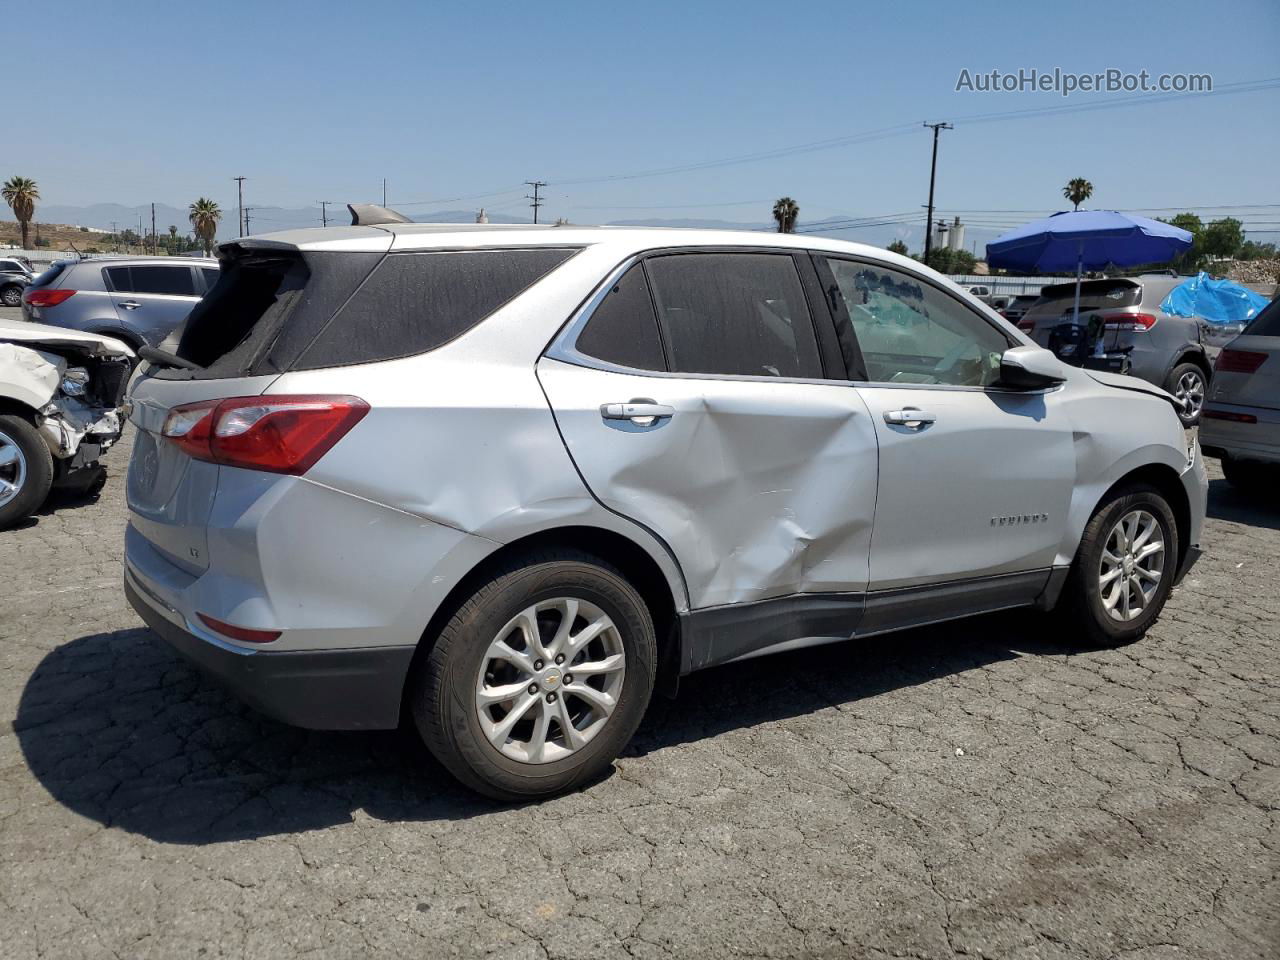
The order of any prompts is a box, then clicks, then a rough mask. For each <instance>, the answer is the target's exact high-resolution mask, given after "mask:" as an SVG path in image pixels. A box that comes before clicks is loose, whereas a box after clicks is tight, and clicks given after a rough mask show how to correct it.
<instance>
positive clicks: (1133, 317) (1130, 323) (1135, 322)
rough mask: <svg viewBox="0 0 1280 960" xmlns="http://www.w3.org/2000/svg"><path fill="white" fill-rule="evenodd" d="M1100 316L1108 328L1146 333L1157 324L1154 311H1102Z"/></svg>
mask: <svg viewBox="0 0 1280 960" xmlns="http://www.w3.org/2000/svg"><path fill="white" fill-rule="evenodd" d="M1099 316H1100V317H1102V322H1103V324H1104V325H1105V326H1106V328H1107V329H1108V330H1128V331H1130V332H1132V333H1145V332H1146V331H1148V330H1150V329H1151V328H1152V327H1154V326H1155V325H1156V316H1155V314H1152V313H1102V314H1099Z"/></svg>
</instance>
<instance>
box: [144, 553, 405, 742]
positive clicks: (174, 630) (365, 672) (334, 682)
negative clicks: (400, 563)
mask: <svg viewBox="0 0 1280 960" xmlns="http://www.w3.org/2000/svg"><path fill="white" fill-rule="evenodd" d="M124 591H125V596H126V597H127V598H128V599H129V603H130V604H132V606H133V609H134V610H136V611H137V613H138V616H140V617H142V619H143V620H144V621H145V622H146V624H147V626H148V627H150V628H151V629H152V630H154V631H155V632H156V633H157V634H159V635H160V636H161V637H162V638H163V639H164V640H165V641H166V642H168V644H169V645H170V646H172V647H173V648H174V649H175V650H177V651H178V653H180V654H182V656H184V657H185V658H186V659H188V660H190V661H191V662H192V663H194V664H195V665H196V666H197V667H199V668H200V669H201V670H203V671H204V672H205V673H207V674H210V675H211V676H213V677H215V678H217V679H218V680H219V681H221V682H222V683H223V684H224V685H225V686H227V687H228V688H229V689H230V690H231V692H232V693H234V694H235V695H236V696H237V697H239V698H240V699H241V700H243V701H244V702H245V703H247V704H249V706H251V707H253V708H254V709H256V710H259V711H261V712H262V713H264V714H266V715H267V716H269V717H273V718H275V719H276V720H281V721H283V722H284V723H289V724H293V725H294V726H297V727H307V728H309V729H312V730H384V729H391V728H393V727H396V726H397V725H398V724H399V722H400V697H401V693H402V692H403V690H404V682H405V678H406V677H407V676H408V672H409V662H410V661H411V660H412V659H413V653H414V647H412V646H397V647H368V648H361V649H346V650H314V651H311V650H280V651H272V650H242V649H240V648H237V647H232V646H230V645H227V646H225V647H224V646H220V645H217V644H214V643H211V642H209V641H208V640H205V639H203V638H201V637H197V636H195V635H194V634H191V633H189V632H187V631H186V630H184V629H183V628H182V627H180V626H178V625H177V624H176V623H174V622H173V621H172V620H170V619H169V618H168V617H166V616H165V615H164V614H162V613H161V612H160V611H159V610H158V609H157V608H156V607H155V606H153V605H152V603H151V602H150V601H148V599H147V598H145V597H144V596H142V595H141V594H140V592H139V591H138V590H137V589H136V588H135V586H134V584H133V583H131V582H130V578H129V577H128V575H126V577H125V583H124Z"/></svg>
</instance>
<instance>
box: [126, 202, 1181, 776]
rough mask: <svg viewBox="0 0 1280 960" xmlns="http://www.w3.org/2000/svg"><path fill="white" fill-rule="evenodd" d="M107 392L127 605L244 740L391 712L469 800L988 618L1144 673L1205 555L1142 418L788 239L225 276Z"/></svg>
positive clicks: (256, 256)
mask: <svg viewBox="0 0 1280 960" xmlns="http://www.w3.org/2000/svg"><path fill="white" fill-rule="evenodd" d="M220 257H221V260H222V264H223V272H222V279H221V280H220V281H219V284H218V286H217V287H216V288H215V290H214V291H213V293H212V294H210V295H209V296H208V297H206V298H205V300H204V301H203V302H202V303H201V304H200V305H199V306H197V307H196V309H195V310H194V311H193V312H192V314H191V317H190V318H189V320H188V322H187V325H186V328H185V331H184V333H183V335H182V338H181V342H180V345H179V347H178V348H177V356H175V357H172V358H171V359H170V360H169V365H165V364H162V363H159V361H160V359H163V358H161V357H159V356H158V355H156V354H152V357H154V358H156V362H155V363H149V364H148V365H146V366H144V367H143V368H142V369H141V370H140V372H139V374H138V376H137V378H136V379H135V382H134V384H133V387H132V391H131V395H132V421H133V423H134V424H135V425H136V427H137V439H136V442H135V445H134V449H133V459H132V463H131V465H130V469H129V478H128V489H127V496H128V505H129V525H128V531H127V535H126V560H125V590H126V593H127V595H128V598H129V600H130V602H131V603H132V604H133V606H134V608H135V609H136V610H137V611H138V613H139V614H140V615H141V616H142V618H143V619H144V620H145V621H146V622H147V623H148V624H149V625H150V626H151V627H152V628H153V629H154V630H155V631H156V632H157V633H158V634H160V635H161V636H162V637H164V638H165V639H166V640H167V641H168V642H170V643H171V644H172V645H173V646H175V647H176V648H177V649H178V650H180V651H182V652H183V653H184V654H185V655H187V656H188V657H190V658H191V659H192V660H194V661H195V662H196V663H198V664H200V665H201V666H202V667H204V668H205V669H206V670H208V671H209V672H210V673H212V674H215V675H217V676H218V677H220V678H222V679H223V680H224V681H226V682H227V683H228V684H230V685H231V686H232V687H233V688H234V689H235V690H237V691H238V692H239V694H240V695H241V696H242V697H244V698H245V699H246V700H248V701H249V702H250V703H252V704H254V705H256V706H257V707H258V708H260V709H261V710H263V711H265V712H267V713H270V714H272V715H274V716H275V717H278V718H280V719H283V720H285V721H288V722H290V723H294V724H298V725H301V726H307V727H316V728H345V729H355V728H359V729H367V728H381V727H394V726H396V724H397V722H398V721H399V719H400V717H401V710H402V708H404V709H405V710H406V712H407V713H408V714H410V715H412V717H413V718H414V720H415V722H416V725H417V728H418V730H419V731H420V732H421V734H422V736H423V738H424V739H425V741H426V743H427V744H428V746H429V747H430V749H431V750H432V751H433V752H434V753H435V754H436V755H437V756H438V757H439V758H440V760H441V761H442V762H443V763H444V764H445V765H446V766H447V767H448V768H449V769H450V770H451V771H453V773H454V774H456V775H457V777H458V778H459V779H461V780H462V781H463V782H465V783H467V784H469V785H470V786H471V787H473V788H475V789H477V790H480V791H482V792H484V793H487V794H489V795H491V796H495V797H501V798H519V797H533V796H542V795H547V794H551V793H555V792H557V791H562V790H565V789H568V788H571V787H573V786H574V785H577V784H580V783H582V782H584V781H585V780H586V779H588V778H590V777H591V776H593V775H594V774H596V773H598V772H599V771H600V770H601V769H603V768H604V767H607V765H608V764H609V763H610V762H611V760H612V758H613V757H614V756H616V755H617V753H618V752H619V751H620V750H621V749H622V747H623V746H624V745H625V744H626V743H627V741H628V739H629V738H630V737H631V735H632V733H633V731H634V730H635V729H636V725H637V724H638V723H639V721H640V718H641V715H642V714H643V712H644V710H645V708H646V705H647V704H648V702H649V698H650V695H651V693H652V692H653V691H654V689H655V688H659V689H666V690H671V689H673V688H674V686H675V684H676V680H677V678H678V677H679V676H680V675H682V674H686V673H689V672H690V671H694V670H700V669H703V668H705V667H711V666H715V665H716V664H722V663H727V662H729V661H733V660H739V659H742V658H745V657H754V656H758V655H761V654H764V653H770V652H773V651H778V650H786V649H795V648H798V647H809V646H814V645H817V644H822V643H831V642H836V641H841V640H847V639H849V638H851V637H862V636H867V635H870V634H877V633H882V632H885V631H890V630H898V629H902V628H905V627H913V626H917V625H920V624H925V623H932V622H936V621H941V620H948V619H951V618H954V617H961V616H967V615H970V614H977V613H983V612H986V611H991V610H1001V609H1006V608H1010V607H1034V608H1039V609H1042V610H1049V609H1054V608H1057V610H1058V611H1059V613H1060V616H1061V618H1062V622H1063V623H1065V624H1067V625H1068V629H1069V630H1070V631H1071V632H1072V636H1073V637H1074V638H1076V639H1077V640H1078V641H1079V642H1081V643H1087V644H1118V643H1125V642H1128V641H1131V640H1134V639H1136V638H1137V637H1139V636H1141V635H1142V633H1143V632H1144V631H1145V630H1146V629H1147V628H1148V627H1149V626H1150V625H1151V624H1152V623H1153V622H1154V620H1155V618H1156V616H1157V615H1158V613H1159V611H1160V609H1161V606H1162V605H1163V604H1164V602H1165V599H1166V598H1167V596H1168V595H1169V591H1170V590H1171V589H1172V588H1173V586H1174V584H1175V582H1176V581H1177V580H1178V578H1179V577H1180V576H1181V575H1182V573H1183V572H1184V571H1185V570H1186V569H1187V567H1188V566H1189V565H1190V563H1191V562H1192V561H1193V560H1194V559H1195V557H1196V556H1197V554H1198V544H1199V542H1200V529H1201V522H1202V519H1203V515H1204V508H1205V495H1206V479H1205V470H1204V465H1203V461H1202V460H1201V457H1200V454H1199V450H1198V448H1197V446H1196V444H1195V442H1194V440H1192V441H1191V442H1190V443H1188V441H1187V440H1186V439H1185V438H1184V435H1183V431H1182V429H1181V426H1180V424H1179V422H1178V418H1177V416H1176V414H1175V409H1174V405H1173V403H1172V401H1171V399H1170V398H1169V396H1168V395H1167V394H1165V393H1164V392H1163V391H1161V390H1160V389H1158V388H1156V387H1152V386H1150V385H1149V384H1146V383H1143V382H1142V381H1140V380H1135V379H1132V378H1129V377H1123V376H1116V375H1113V374H1108V373H1105V372H1095V371H1086V370H1081V369H1076V368H1072V367H1068V366H1066V365H1064V364H1062V363H1060V362H1059V361H1058V360H1057V359H1056V358H1054V357H1053V356H1052V355H1051V354H1049V353H1048V352H1047V351H1044V350H1042V349H1040V348H1038V347H1036V346H1035V345H1034V344H1032V343H1030V341H1029V340H1027V338H1026V337H1024V336H1023V335H1022V334H1020V333H1018V332H1017V330H1015V329H1014V328H1013V327H1012V326H1010V325H1009V324H1007V323H1006V322H1004V321H1003V320H1001V319H1000V318H999V317H998V316H996V315H995V314H994V313H993V312H992V311H991V310H989V309H988V308H987V307H985V306H984V305H983V304H981V303H980V302H978V301H977V300H976V299H975V298H974V297H973V296H971V295H969V294H967V293H965V292H964V291H962V290H961V289H960V288H958V287H957V286H956V285H955V284H953V283H951V282H949V281H947V280H946V279H944V278H942V277H941V276H939V275H938V274H936V273H934V272H933V271H931V270H928V269H926V268H923V267H921V266H920V265H919V264H918V263H915V262H914V261H911V260H908V259H906V258H905V257H900V256H896V255H894V254H891V253H888V252H886V251H885V250H881V249H877V248H872V247H865V246H859V245H854V244H849V243H843V242H840V241H835V240H826V239H820V238H817V237H796V236H785V235H765V234H756V233H728V232H726V233H720V232H710V231H679V230H634V229H609V228H597V229H590V228H575V227H567V228H566V227H524V228H521V227H509V226H496V225H495V226H477V227H474V228H471V229H468V228H467V227H457V226H440V225H423V224H386V225H384V226H360V227H350V228H339V229H328V230H306V231H297V232H289V233H281V234H275V235H272V236H266V237H261V238H249V239H245V240H240V241H235V242H231V243H228V244H225V245H224V246H223V247H222V248H221V250H220Z"/></svg>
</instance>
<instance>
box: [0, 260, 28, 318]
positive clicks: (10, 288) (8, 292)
mask: <svg viewBox="0 0 1280 960" xmlns="http://www.w3.org/2000/svg"><path fill="white" fill-rule="evenodd" d="M34 278H35V275H34V274H33V273H32V272H31V265H30V264H29V263H27V262H26V261H24V260H19V259H18V258H17V257H0V306H6V307H17V306H21V304H22V291H24V290H26V289H27V287H28V286H29V285H30V283H31V281H32V280H33V279H34Z"/></svg>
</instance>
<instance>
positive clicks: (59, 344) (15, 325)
mask: <svg viewBox="0 0 1280 960" xmlns="http://www.w3.org/2000/svg"><path fill="white" fill-rule="evenodd" d="M0 343H16V344H19V345H21V346H24V347H33V348H36V347H42V348H44V349H46V350H52V351H54V352H55V353H60V352H62V351H66V350H70V351H73V352H77V353H84V354H88V355H89V356H91V357H101V358H104V359H106V358H108V357H119V358H124V357H132V356H133V351H132V350H131V349H129V346H128V344H126V343H125V342H124V341H123V340H117V339H116V338H115V337H104V336H101V335H99V334H96V333H81V332H80V331H79V330H67V329H65V328H64V327H52V326H49V325H48V324H45V323H28V322H27V321H25V320H6V319H3V318H0Z"/></svg>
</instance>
